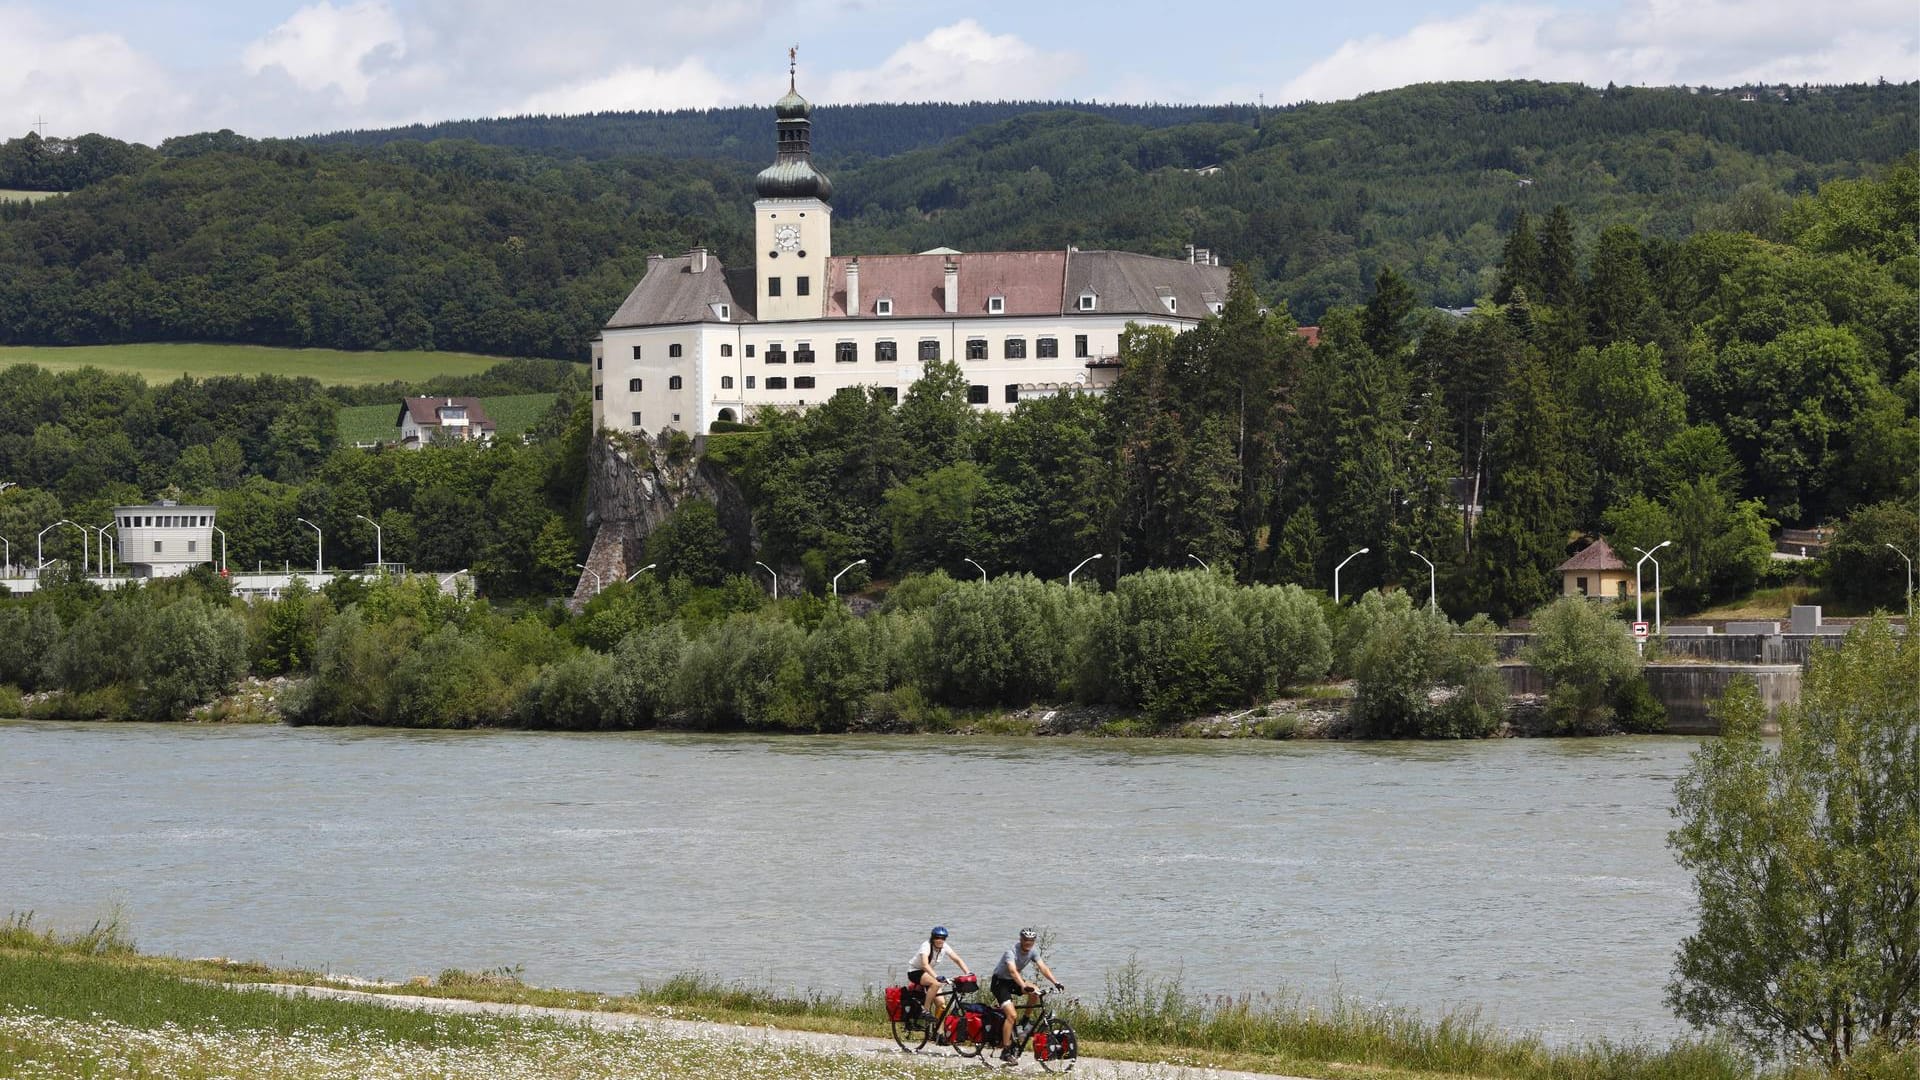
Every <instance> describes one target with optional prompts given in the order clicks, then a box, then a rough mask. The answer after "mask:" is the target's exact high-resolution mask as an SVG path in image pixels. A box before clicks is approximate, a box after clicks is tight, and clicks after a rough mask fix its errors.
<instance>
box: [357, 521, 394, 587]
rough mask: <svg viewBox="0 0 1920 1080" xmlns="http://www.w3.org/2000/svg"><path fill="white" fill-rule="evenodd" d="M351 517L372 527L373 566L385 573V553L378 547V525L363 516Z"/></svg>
mask: <svg viewBox="0 0 1920 1080" xmlns="http://www.w3.org/2000/svg"><path fill="white" fill-rule="evenodd" d="M353 516H354V517H357V518H359V519H360V520H361V521H364V522H366V523H367V524H369V525H371V526H373V565H374V566H376V567H378V568H380V572H381V573H385V572H386V567H387V557H386V552H385V551H383V550H382V549H381V547H380V523H379V522H377V521H375V520H373V519H372V518H370V517H368V516H367V515H365V514H355V515H353Z"/></svg>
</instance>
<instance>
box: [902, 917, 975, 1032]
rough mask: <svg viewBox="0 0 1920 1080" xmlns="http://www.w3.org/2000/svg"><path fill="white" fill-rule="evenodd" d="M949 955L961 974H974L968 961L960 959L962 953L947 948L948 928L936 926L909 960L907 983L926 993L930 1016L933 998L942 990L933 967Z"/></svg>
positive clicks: (929, 1014)
mask: <svg viewBox="0 0 1920 1080" xmlns="http://www.w3.org/2000/svg"><path fill="white" fill-rule="evenodd" d="M948 957H952V958H953V962H954V964H955V965H956V966H958V967H959V968H960V974H962V975H971V974H973V971H972V970H971V969H969V968H968V967H967V962H966V961H965V960H962V959H960V954H959V953H957V952H954V951H953V950H952V949H949V948H947V928H946V927H944V926H936V927H934V928H933V932H932V933H930V934H928V935H927V940H925V941H923V942H921V943H920V951H919V952H917V953H914V954H913V959H912V960H909V961H907V983H908V984H909V985H912V986H918V987H920V988H921V989H922V990H923V992H924V993H925V994H926V996H927V1015H928V1016H932V1015H933V999H934V996H935V995H936V994H937V993H938V992H939V990H940V976H939V975H937V974H935V973H934V970H933V969H934V968H935V967H937V966H939V964H940V961H942V960H945V959H947V958H948Z"/></svg>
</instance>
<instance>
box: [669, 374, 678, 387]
mask: <svg viewBox="0 0 1920 1080" xmlns="http://www.w3.org/2000/svg"><path fill="white" fill-rule="evenodd" d="M667 389H669V390H678V389H680V376H678V375H674V376H670V377H669V378H668V379H667Z"/></svg>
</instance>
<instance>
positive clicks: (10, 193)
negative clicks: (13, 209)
mask: <svg viewBox="0 0 1920 1080" xmlns="http://www.w3.org/2000/svg"><path fill="white" fill-rule="evenodd" d="M65 194H66V192H64V191H19V190H17V189H15V188H0V202H39V201H40V200H41V199H51V198H53V197H54V196H55V195H65Z"/></svg>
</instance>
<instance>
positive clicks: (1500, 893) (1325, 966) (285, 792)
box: [0, 722, 1695, 1042]
mask: <svg viewBox="0 0 1920 1080" xmlns="http://www.w3.org/2000/svg"><path fill="white" fill-rule="evenodd" d="M1694 745H1695V744H1694V742H1692V741H1691V740H1684V739H1663V738H1638V739H1626V738H1621V739H1602V740H1587V741H1564V740H1505V741H1492V742H1471V743H1385V744H1350V743H1324V742H1301V743H1254V742H1244V741H1241V742H1232V743H1204V742H1194V741H1178V742H1173V741H1134V740H1124V741H1121V740H1081V739H1046V740H1035V739H1023V740H1011V739H1009V740H996V739H984V738H966V739H940V738H933V737H793V738H757V737H749V736H724V737H702V736H691V735H664V734H604V735H566V734H551V733H524V732H431V733H427V732H407V731H391V730H377V729H344V730H342V729H312V728H307V729H298V728H285V727H274V726H263V727H189V726H179V725H139V724H123V725H106V724H93V725H82V724H46V723H27V722H0V912H5V911H13V912H22V911H33V912H34V913H35V914H36V919H37V921H38V922H40V923H42V924H47V923H52V924H55V925H59V926H62V927H69V928H70V927H74V926H76V925H77V926H84V925H86V924H87V923H89V922H91V921H92V920H93V919H94V918H96V917H98V916H99V915H101V914H102V913H103V912H104V911H106V910H107V909H108V907H109V906H110V905H114V904H118V905H120V906H121V907H122V909H123V910H124V912H125V914H126V916H127V918H128V920H129V922H130V923H131V929H132V931H133V935H134V937H135V939H136V940H137V942H138V944H139V945H140V946H141V947H142V948H144V949H148V950H152V951H159V952H168V953H179V954H182V955H189V956H205V955H215V954H218V955H226V956H232V957H236V958H245V959H258V960H264V961H267V962H269V963H274V964H284V965H292V966H301V967H313V968H324V969H330V970H332V971H334V972H339V973H349V974H353V975H358V976H364V977H384V978H405V977H408V976H412V975H420V974H426V975H433V974H437V973H438V972H439V970H440V969H441V968H443V967H462V968H469V969H480V968H492V967H498V966H507V965H524V968H525V974H524V977H525V978H526V979H527V980H528V981H530V982H535V983H540V984H546V985H561V986H569V987H578V988H584V989H596V990H606V991H621V990H626V989H631V988H632V987H633V986H634V985H635V983H636V982H638V981H639V980H642V979H658V978H661V977H664V976H667V975H671V974H674V973H676V972H682V971H688V970H694V969H698V970H702V971H705V972H708V973H711V974H714V975H718V976H720V977H721V978H723V979H725V980H729V981H733V980H739V981H743V982H746V983H749V984H753V985H759V986H772V987H777V988H789V987H794V986H805V987H813V988H817V989H821V990H827V991H832V992H853V993H857V992H858V991H859V990H860V989H861V988H862V987H863V986H865V985H869V984H874V985H878V984H882V983H884V982H885V981H887V980H888V979H889V978H890V977H898V976H900V975H901V974H902V969H903V966H904V962H905V960H906V959H907V958H908V957H909V956H910V955H911V953H912V950H913V948H914V947H915V945H916V944H917V942H918V941H919V939H920V938H921V937H923V936H924V935H925V933H926V929H927V927H928V926H930V925H932V924H934V923H936V922H938V923H944V924H946V925H947V926H949V927H950V928H952V930H953V940H952V945H953V948H954V950H955V951H957V952H959V953H960V954H961V955H962V956H964V957H965V958H966V959H967V961H968V963H969V964H971V965H973V966H974V967H975V968H976V969H977V970H981V969H985V968H987V967H990V966H991V965H992V964H993V962H994V961H995V960H996V959H997V957H998V955H999V953H1000V951H1001V950H1002V949H1003V948H1004V947H1005V946H1006V945H1007V944H1009V943H1010V941H1011V939H1012V938H1013V936H1014V933H1015V931H1016V930H1017V929H1018V928H1019V927H1020V926H1022V925H1025V924H1033V925H1036V926H1039V927H1042V928H1043V929H1045V930H1046V931H1047V932H1048V934H1049V937H1050V940H1051V956H1050V957H1049V959H1050V962H1051V963H1052V965H1053V967H1054V970H1055V972H1056V973H1057V974H1059V975H1060V976H1061V978H1062V979H1063V980H1065V981H1066V982H1067V983H1068V984H1069V985H1070V986H1072V987H1073V988H1074V989H1075V990H1077V991H1082V992H1090V993H1091V994H1092V995H1094V996H1097V995H1098V993H1099V991H1100V988H1101V986H1102V984H1103V981H1104V978H1105V975H1106V973H1107V972H1108V971H1110V970H1112V969H1114V968H1116V967H1118V966H1120V965H1122V964H1125V963H1126V962H1127V961H1128V960H1129V959H1130V958H1137V959H1138V961H1139V962H1140V964H1141V965H1142V966H1143V967H1144V968H1145V969H1146V970H1147V971H1149V972H1151V973H1154V974H1157V975H1163V976H1164V975H1178V976H1179V977H1180V978H1181V979H1182V981H1183V983H1184V985H1185V986H1186V987H1187V988H1188V989H1190V990H1193V991H1199V992H1208V993H1236V994H1237V993H1249V992H1252V993H1259V992H1269V991H1273V990H1276V989H1278V988H1280V987H1283V986H1284V987H1288V988H1291V989H1293V990H1297V991H1299V992H1302V993H1305V994H1307V995H1309V996H1316V997H1317V996H1324V995H1327V994H1329V993H1332V992H1335V991H1341V992H1345V993H1347V994H1350V995H1354V996H1357V997H1360V998H1363V999H1365V1000H1367V1001H1370V1002H1379V1003H1383V1004H1392V1005H1408V1006H1414V1007H1417V1008H1420V1009H1423V1010H1426V1011H1428V1012H1429V1013H1433V1012H1436V1011H1438V1010H1441V1009H1444V1008H1447V1007H1450V1006H1478V1007H1480V1008H1482V1010H1483V1013H1484V1015H1486V1016H1487V1017H1489V1018H1490V1019H1493V1020H1496V1021H1498V1022H1499V1023H1501V1024H1502V1025H1503V1026H1506V1027H1509V1028H1511V1029H1515V1030H1526V1031H1534V1032H1539V1033H1541V1034H1543V1035H1545V1036H1546V1037H1547V1038H1549V1039H1550V1040H1552V1041H1555V1042H1564V1041H1568V1040H1577V1039H1581V1038H1585V1037H1588V1036H1609V1037H1614V1038H1629V1039H1631V1038H1641V1037H1647V1038H1654V1039H1665V1038H1667V1037H1669V1036H1672V1035H1675V1034H1678V1033H1680V1031H1681V1028H1680V1026H1679V1024H1678V1022H1677V1021H1675V1020H1674V1019H1673V1018H1672V1016H1671V1015H1670V1014H1669V1013H1668V1012H1667V1010H1666V1009H1665V1007H1664V1006H1663V1005H1662V1003H1661V994H1662V987H1663V985H1664V984H1665V982H1666V978H1667V973H1668V970H1669V968H1670V967H1671V965H1672V958H1673V951H1674V947H1675V945H1676V944H1677V943H1678V942H1679V940H1680V938H1681V937H1682V936H1683V935H1685V934H1686V933H1688V932H1689V930H1690V929H1691V920H1692V917H1693V916H1692V904H1691V900H1690V897H1689V893H1688V890H1687V882H1686V878H1685V875H1684V874H1683V873H1682V872H1681V871H1680V869H1679V868H1678V867H1677V866H1676V865H1675V864H1674V862H1673V859H1672V856H1671V855H1670V853H1669V852H1668V851H1667V849H1666V846H1665V837H1666V831H1667V829H1668V828H1669V827H1670V819H1669V816H1668V810H1667V808H1668V806H1669V804H1670V803H1671V801H1672V786H1673V781H1674V779H1675V778H1676V777H1677V776H1678V775H1679V774H1680V773H1681V772H1682V771H1684V769H1685V768H1686V766H1687V755H1688V754H1689V753H1690V752H1691V750H1692V749H1693V747H1694Z"/></svg>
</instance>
